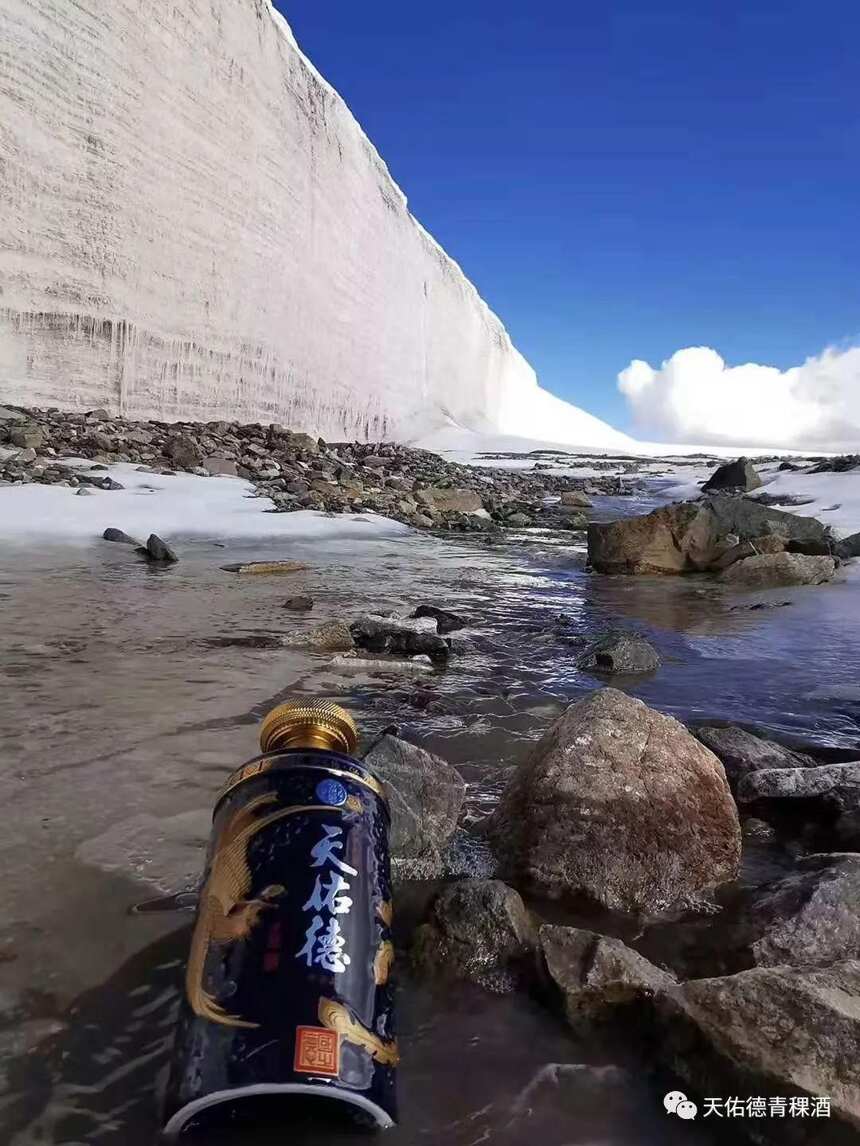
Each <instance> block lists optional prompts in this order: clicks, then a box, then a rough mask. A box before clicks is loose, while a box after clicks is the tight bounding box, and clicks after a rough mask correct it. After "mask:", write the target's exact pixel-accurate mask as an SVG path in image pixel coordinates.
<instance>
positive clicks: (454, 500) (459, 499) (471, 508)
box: [415, 486, 483, 513]
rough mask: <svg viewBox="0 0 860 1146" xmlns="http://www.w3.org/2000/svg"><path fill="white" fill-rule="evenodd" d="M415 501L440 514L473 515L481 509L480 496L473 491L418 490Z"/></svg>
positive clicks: (433, 488) (439, 488) (436, 488)
mask: <svg viewBox="0 0 860 1146" xmlns="http://www.w3.org/2000/svg"><path fill="white" fill-rule="evenodd" d="M415 499H416V501H418V503H419V504H420V505H422V506H425V507H428V508H430V509H435V510H437V511H438V512H440V513H455V512H456V513H474V512H475V511H476V510H478V509H482V508H483V503H482V501H481V495H480V494H479V493H478V492H477V491H476V490H474V489H443V488H441V487H435V486H434V487H432V488H430V489H420V490H418V491H417V492H416V494H415Z"/></svg>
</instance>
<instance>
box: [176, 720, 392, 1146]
mask: <svg viewBox="0 0 860 1146" xmlns="http://www.w3.org/2000/svg"><path fill="white" fill-rule="evenodd" d="M357 738H358V737H357V732H356V728H355V724H354V723H353V721H352V719H351V717H350V716H349V714H348V713H347V712H346V711H345V710H344V709H342V708H340V707H338V706H337V705H334V704H329V703H319V704H312V705H306V704H301V703H293V704H283V705H280V706H279V707H277V708H275V709H273V710H272V711H271V712H270V713H269V714H268V716H266V717H265V719H264V720H263V723H262V726H261V729H260V747H261V748H262V755H260V756H257V757H255V758H254V759H252V760H250V761H248V763H246V764H244V765H243V766H242V767H241V768H239V769H238V770H237V771H236V772H234V773H233V774H232V775H231V776H230V778H229V779H228V780H227V782H226V784H225V785H224V787H223V788H222V790H221V792H220V794H219V796H218V798H217V802H216V804H215V810H214V815H213V830H212V836H211V841H210V846H209V851H208V855H207V861H206V870H205V874H204V881H203V885H202V889H201V892H200V901H199V905H198V908H197V916H196V920H195V925H194V931H193V936H192V940H191V951H190V954H189V957H188V962H187V967H186V971H185V978H184V984H183V987H184V989H183V999H182V1005H181V1013H180V1017H179V1024H178V1028H177V1032H176V1041H175V1045H174V1052H173V1058H172V1063H171V1071H170V1077H169V1081H168V1087H167V1096H166V1103H165V1127H164V1132H165V1136H166V1137H167V1138H168V1139H170V1138H174V1137H176V1136H177V1135H178V1134H179V1133H180V1132H182V1131H184V1130H188V1129H193V1128H195V1127H207V1126H210V1127H211V1126H213V1125H214V1126H218V1125H220V1123H221V1121H222V1120H227V1121H229V1120H232V1119H233V1118H234V1117H235V1116H236V1115H237V1114H238V1115H240V1116H242V1115H245V1116H247V1114H248V1112H249V1109H250V1110H253V1106H251V1107H250V1108H249V1106H248V1100H249V1099H259V1098H260V1096H266V1097H265V1102H266V1104H267V1107H268V1111H269V1116H270V1115H271V1108H272V1103H273V1102H275V1105H276V1110H277V1117H278V1119H280V1117H281V1107H282V1108H283V1119H284V1123H285V1125H289V1123H290V1119H291V1111H290V1100H291V1099H292V1098H293V1096H297V1095H318V1096H323V1097H325V1098H328V1099H331V1100H332V1101H333V1102H337V1103H340V1104H342V1105H341V1107H340V1108H339V1109H343V1110H344V1112H345V1111H346V1110H348V1111H349V1113H350V1114H351V1115H352V1116H353V1117H354V1118H355V1120H357V1121H358V1122H362V1123H364V1124H366V1125H368V1126H378V1127H385V1126H390V1125H392V1124H393V1122H394V1120H395V1118H396V1099H395V1069H396V1066H397V1062H398V1053H397V1043H396V1041H395V1038H394V1030H393V1007H392V983H391V980H390V971H391V964H392V961H393V957H394V947H393V944H392V937H391V921H392V905H391V876H390V864H389V854H388V836H389V811H388V805H387V802H386V797H385V790H384V788H383V785H382V784H381V783H380V781H379V780H378V779H377V778H376V777H375V776H374V775H373V774H372V773H371V772H370V770H369V769H367V768H366V767H365V766H364V765H363V764H362V763H361V762H360V761H358V760H357V759H355V757H354V756H353V755H352V753H353V752H354V751H355V747H356V743H357ZM273 1096H278V1098H277V1101H275V1098H274V1097H273ZM343 1104H345V1107H344V1105H343Z"/></svg>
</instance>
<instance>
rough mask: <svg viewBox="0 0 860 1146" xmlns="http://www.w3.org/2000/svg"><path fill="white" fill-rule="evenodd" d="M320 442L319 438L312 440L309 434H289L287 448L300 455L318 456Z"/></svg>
mask: <svg viewBox="0 0 860 1146" xmlns="http://www.w3.org/2000/svg"><path fill="white" fill-rule="evenodd" d="M321 441H322V439H321V438H313V437H311V435H310V434H303V433H295V434H294V433H290V434H289V435H288V438H287V444H288V448H289V449H290V450H296V451H297V452H298V453H300V454H318V453H319V452H320V442H321Z"/></svg>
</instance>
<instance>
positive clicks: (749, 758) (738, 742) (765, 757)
mask: <svg viewBox="0 0 860 1146" xmlns="http://www.w3.org/2000/svg"><path fill="white" fill-rule="evenodd" d="M694 732H695V735H696V737H697V738H698V739H699V740H701V742H702V743H703V744H704V745H705V747H706V748H710V750H711V751H712V752H713V753H714V755H715V756H717V757H718V758H719V759H720V761H721V762H722V765H723V767H724V768H725V770H726V776H728V778H729V783H730V784H731V785H732V787H733V788H734V787H735V786H736V785H737V783H738V782H739V781H740V779H741V778H742V777H743V776H746V774H747V773H748V772H760V771H762V770H763V769H766V768H814V767H815V766H816V765H817V761H816V760H814V759H813V758H812V757H811V756H806V755H805V754H804V753H802V752H794V751H793V750H792V749H791V748H784V747H783V746H782V745H781V744H777V743H776V742H775V741H773V740H766V739H765V738H764V737H763V736H756V735H755V734H754V733H752V732H747V731H746V729H744V728H738V727H737V725H734V724H730V725H727V726H725V727H722V728H721V727H718V726H716V725H707V724H706V725H702V726H701V727H700V728H696V729H695V730H694Z"/></svg>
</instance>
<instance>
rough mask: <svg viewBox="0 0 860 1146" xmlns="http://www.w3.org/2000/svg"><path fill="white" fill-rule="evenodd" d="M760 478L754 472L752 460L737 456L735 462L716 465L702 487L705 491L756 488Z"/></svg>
mask: <svg viewBox="0 0 860 1146" xmlns="http://www.w3.org/2000/svg"><path fill="white" fill-rule="evenodd" d="M760 485H761V478H760V477H759V476H758V474H757V473H756V472H755V469H754V468H753V465H752V462H751V461H749V459H748V458H738V460H737V461H736V462H726V463H725V465H722V466H718V467H717V469H715V470H714V472H713V473H712V474H711V476H710V477H709V478H708V480H707V481H706V482H705V484H704V485H703V486H702V489H703V490H704V491H705V492H706V493H716V492H717V491H718V490H729V489H737V490H743V491H744V492H746V491H748V490H751V489H758V487H759V486H760Z"/></svg>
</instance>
